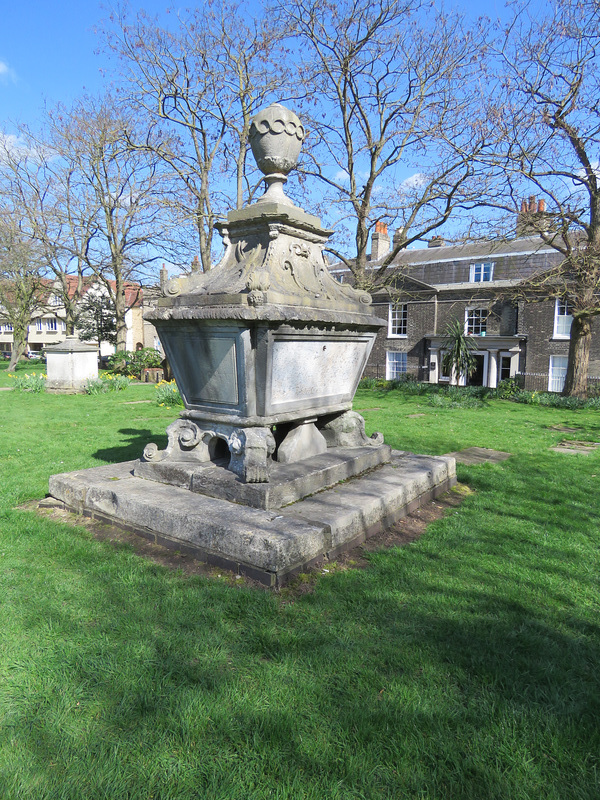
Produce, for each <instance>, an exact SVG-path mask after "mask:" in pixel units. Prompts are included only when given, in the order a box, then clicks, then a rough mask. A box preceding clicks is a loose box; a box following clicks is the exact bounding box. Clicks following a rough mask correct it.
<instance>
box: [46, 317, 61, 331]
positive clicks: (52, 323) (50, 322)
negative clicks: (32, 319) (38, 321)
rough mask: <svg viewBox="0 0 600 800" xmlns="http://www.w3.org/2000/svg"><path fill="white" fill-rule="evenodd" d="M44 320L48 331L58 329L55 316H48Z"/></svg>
mask: <svg viewBox="0 0 600 800" xmlns="http://www.w3.org/2000/svg"><path fill="white" fill-rule="evenodd" d="M44 321H45V323H46V331H47V332H48V333H50V332H52V333H54V332H55V331H57V330H58V320H57V319H56V317H49V318H48V319H46V320H44Z"/></svg>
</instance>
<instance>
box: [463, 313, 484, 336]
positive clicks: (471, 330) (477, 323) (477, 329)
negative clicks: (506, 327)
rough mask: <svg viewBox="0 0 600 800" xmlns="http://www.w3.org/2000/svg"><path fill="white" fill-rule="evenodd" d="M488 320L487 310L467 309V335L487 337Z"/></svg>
mask: <svg viewBox="0 0 600 800" xmlns="http://www.w3.org/2000/svg"><path fill="white" fill-rule="evenodd" d="M487 318H488V310H487V308H467V310H466V312H465V333H467V334H469V335H470V336H485V334H486V331H487Z"/></svg>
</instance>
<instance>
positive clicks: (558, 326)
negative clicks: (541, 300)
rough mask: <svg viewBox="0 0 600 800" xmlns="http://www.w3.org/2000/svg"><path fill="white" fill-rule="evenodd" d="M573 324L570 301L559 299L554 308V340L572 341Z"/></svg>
mask: <svg viewBox="0 0 600 800" xmlns="http://www.w3.org/2000/svg"><path fill="white" fill-rule="evenodd" d="M572 322H573V317H572V316H571V309H570V307H569V301H568V300H563V299H562V298H560V297H558V298H557V299H556V304H555V306H554V338H555V339H570V337H571V323H572Z"/></svg>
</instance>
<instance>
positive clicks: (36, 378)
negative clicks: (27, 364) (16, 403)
mask: <svg viewBox="0 0 600 800" xmlns="http://www.w3.org/2000/svg"><path fill="white" fill-rule="evenodd" d="M8 377H9V378H13V380H14V382H15V384H14V387H13V388H14V390H15V391H16V392H32V393H33V394H38V393H39V392H45V391H46V378H47V375H46V374H45V373H43V372H31V373H29V372H26V373H25V374H24V375H16V374H15V373H12V372H9V373H8Z"/></svg>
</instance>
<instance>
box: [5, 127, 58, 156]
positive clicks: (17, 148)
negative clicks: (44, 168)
mask: <svg viewBox="0 0 600 800" xmlns="http://www.w3.org/2000/svg"><path fill="white" fill-rule="evenodd" d="M47 152H49V151H47ZM42 153H43V151H42V150H41V149H39V150H36V149H35V148H32V147H29V146H28V145H27V142H26V141H25V140H24V139H22V138H21V137H20V136H16V135H15V134H14V133H4V132H3V131H0V162H3V161H4V162H6V159H7V157H8V156H11V157H12V158H15V159H24V158H31V159H33V160H34V161H41V157H42Z"/></svg>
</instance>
